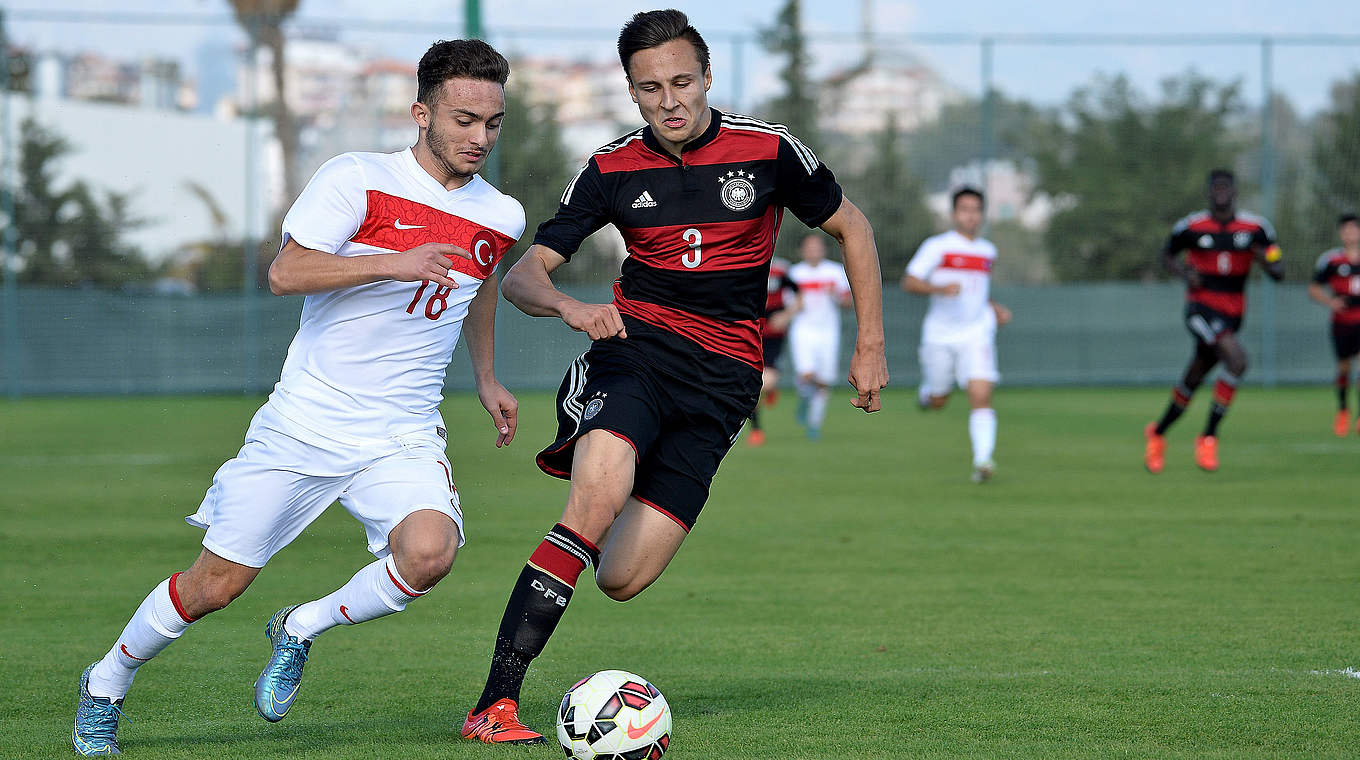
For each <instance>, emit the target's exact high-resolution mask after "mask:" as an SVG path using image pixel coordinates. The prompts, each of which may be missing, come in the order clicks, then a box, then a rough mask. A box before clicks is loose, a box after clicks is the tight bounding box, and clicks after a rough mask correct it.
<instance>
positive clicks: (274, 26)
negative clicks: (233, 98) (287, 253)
mask: <svg viewBox="0 0 1360 760" xmlns="http://www.w3.org/2000/svg"><path fill="white" fill-rule="evenodd" d="M229 1H230V2H231V9H232V12H233V13H234V14H235V16H236V22H237V23H238V24H240V25H241V28H242V29H244V30H245V32H246V35H247V36H248V37H249V38H250V51H251V56H250V60H251V63H252V64H253V63H254V61H255V55H254V53H255V51H256V50H258V49H259V47H260V46H261V45H263V46H265V47H267V48H269V51H270V53H272V54H273V59H274V61H273V74H274V93H275V100H274V103H273V109H272V110H273V114H272V115H273V117H274V134H275V135H276V136H277V137H278V139H279V147H280V148H281V149H282V151H283V191H284V197H285V198H289V199H291V198H292V197H293V195H294V193H296V192H297V188H298V183H297V166H296V157H297V148H298V135H297V128H296V126H295V125H294V123H293V114H292V113H291V112H290V111H289V110H288V99H287V98H286V97H285V92H284V72H285V64H284V57H283V43H284V36H283V24H284V22H285V21H287V20H288V18H289V17H290V16H292V15H293V14H294V13H296V12H297V9H298V0H229Z"/></svg>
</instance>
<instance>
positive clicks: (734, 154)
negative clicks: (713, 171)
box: [685, 127, 779, 166]
mask: <svg viewBox="0 0 1360 760" xmlns="http://www.w3.org/2000/svg"><path fill="white" fill-rule="evenodd" d="M776 158H779V135H773V134H768V133H766V132H752V131H749V130H745V129H731V128H729V127H723V128H722V129H720V130H719V131H718V136H717V137H715V138H713V141H712V142H710V143H708V144H707V145H705V146H703V147H702V148H699V149H698V150H695V151H691V152H689V153H686V154H685V163H687V164H689V165H690V166H710V165H712V164H734V163H741V162H746V161H773V160H775V159H776Z"/></svg>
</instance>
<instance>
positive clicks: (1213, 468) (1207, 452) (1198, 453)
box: [1195, 435, 1218, 472]
mask: <svg viewBox="0 0 1360 760" xmlns="http://www.w3.org/2000/svg"><path fill="white" fill-rule="evenodd" d="M1195 464H1197V465H1199V468H1200V469H1201V470H1204V471H1205V472H1217V471H1218V438H1216V437H1214V436H1212V435H1201V436H1196V437H1195Z"/></svg>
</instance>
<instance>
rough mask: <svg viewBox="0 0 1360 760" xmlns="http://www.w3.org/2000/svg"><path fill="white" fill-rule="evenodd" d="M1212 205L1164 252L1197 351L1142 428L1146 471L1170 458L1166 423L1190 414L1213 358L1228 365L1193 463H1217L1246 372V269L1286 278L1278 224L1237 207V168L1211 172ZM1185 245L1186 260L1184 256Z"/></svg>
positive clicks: (1176, 233) (1183, 226) (1189, 220)
mask: <svg viewBox="0 0 1360 760" xmlns="http://www.w3.org/2000/svg"><path fill="white" fill-rule="evenodd" d="M1208 189H1209V209H1208V210H1207V211H1200V212H1198V213H1194V214H1191V215H1190V216H1187V217H1185V218H1184V219H1182V220H1180V221H1179V222H1177V223H1176V226H1175V228H1174V229H1172V231H1171V237H1170V238H1169V239H1168V240H1167V241H1166V247H1165V248H1164V249H1163V250H1162V260H1163V262H1164V263H1165V265H1166V267H1167V268H1168V269H1170V270H1171V271H1172V272H1175V273H1176V274H1177V275H1179V276H1180V277H1181V278H1182V279H1184V280H1185V284H1186V286H1187V290H1186V294H1185V300H1186V304H1185V326H1186V328H1187V329H1188V330H1190V334H1191V335H1192V336H1194V338H1195V355H1194V356H1192V357H1191V358H1190V365H1189V366H1188V367H1186V368H1185V375H1184V376H1183V377H1182V378H1181V381H1180V383H1179V384H1177V385H1176V386H1175V387H1174V388H1173V389H1172V391H1171V403H1170V404H1169V405H1168V406H1167V408H1166V412H1165V413H1164V414H1163V415H1162V418H1161V419H1160V420H1158V421H1157V422H1150V423H1148V425H1147V427H1146V428H1145V429H1144V431H1143V434H1144V437H1145V438H1146V439H1147V445H1146V448H1145V450H1144V453H1143V463H1144V464H1145V465H1146V466H1147V469H1148V471H1149V472H1152V473H1158V472H1161V471H1162V467H1163V466H1164V464H1165V453H1166V439H1165V438H1163V436H1164V435H1165V434H1166V430H1167V428H1169V427H1171V424H1172V423H1173V422H1175V421H1176V420H1177V418H1179V417H1180V416H1181V414H1182V413H1184V412H1185V407H1186V406H1187V405H1188V404H1189V403H1190V397H1191V396H1192V395H1194V393H1195V389H1196V388H1198V387H1199V386H1200V383H1203V382H1204V378H1205V377H1206V376H1207V375H1208V374H1209V370H1211V369H1213V368H1214V365H1215V364H1218V363H1219V362H1222V363H1223V371H1222V372H1220V373H1219V376H1218V383H1217V384H1216V385H1215V386H1214V403H1213V406H1212V407H1210V409H1209V421H1208V423H1207V424H1206V425H1205V427H1204V433H1203V434H1202V435H1200V436H1198V437H1196V438H1195V464H1197V465H1199V467H1200V469H1202V470H1204V471H1206V472H1214V471H1216V470H1217V469H1218V423H1219V422H1220V421H1222V419H1223V415H1224V414H1226V413H1227V411H1228V405H1229V404H1231V403H1232V400H1233V395H1234V394H1235V393H1236V391H1237V385H1238V383H1240V382H1241V380H1242V374H1243V373H1245V372H1246V371H1247V352H1246V351H1245V350H1244V349H1243V348H1242V342H1241V341H1240V340H1238V338H1237V332H1238V330H1240V329H1241V328H1242V315H1243V313H1244V312H1245V309H1246V292H1245V291H1246V287H1247V275H1248V274H1250V273H1251V265H1252V263H1253V262H1257V263H1259V264H1261V266H1262V268H1264V269H1265V272H1266V274H1267V275H1269V276H1270V277H1271V278H1272V279H1274V280H1277V281H1278V280H1279V279H1281V278H1282V277H1284V263H1283V261H1282V260H1281V254H1280V246H1279V245H1278V244H1276V242H1275V230H1274V229H1273V228H1272V227H1271V226H1270V222H1268V221H1266V220H1265V219H1263V218H1261V217H1259V216H1254V215H1252V214H1248V213H1247V212H1245V211H1238V210H1237V183H1236V181H1235V180H1234V178H1233V174H1232V172H1230V171H1228V170H1226V169H1215V170H1213V171H1212V172H1209V182H1208ZM1181 251H1185V253H1186V257H1185V260H1184V261H1181V260H1180V259H1179V255H1180V253H1181Z"/></svg>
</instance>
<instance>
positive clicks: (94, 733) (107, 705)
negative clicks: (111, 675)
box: [71, 663, 123, 756]
mask: <svg viewBox="0 0 1360 760" xmlns="http://www.w3.org/2000/svg"><path fill="white" fill-rule="evenodd" d="M98 664H99V663H94V664H92V665H90V667H88V668H85V672H84V673H81V674H80V701H79V702H78V703H77V704H76V727H75V730H73V731H72V732H71V746H72V747H75V750H76V754H77V755H86V756H93V755H119V754H122V753H121V752H119V751H118V718H119V717H120V716H121V715H122V714H123V709H122V708H123V700H121V699H120V700H118V701H116V702H115V701H113V700H109V699H105V698H103V697H96V696H94V695H92V694H90V671H91V670H94V666H95V665H98Z"/></svg>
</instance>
